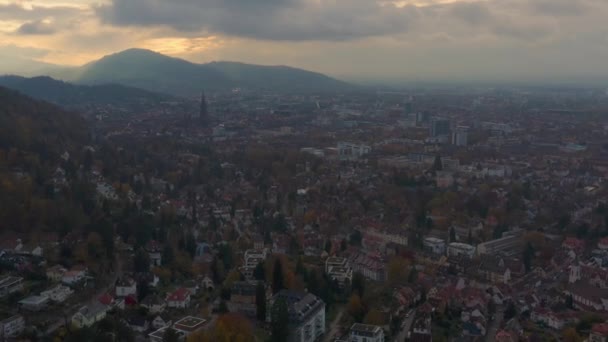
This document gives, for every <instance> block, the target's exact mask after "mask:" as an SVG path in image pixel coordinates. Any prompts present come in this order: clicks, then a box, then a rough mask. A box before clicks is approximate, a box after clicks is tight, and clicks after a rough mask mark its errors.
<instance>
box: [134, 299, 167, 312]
mask: <svg viewBox="0 0 608 342" xmlns="http://www.w3.org/2000/svg"><path fill="white" fill-rule="evenodd" d="M140 305H141V306H142V307H144V308H146V309H148V312H149V313H151V314H159V313H161V312H163V311H165V308H166V307H167V303H166V302H165V301H164V300H163V299H162V298H161V297H160V296H158V295H156V294H151V295H147V296H146V298H144V299H143V300H142V301H141V303H140Z"/></svg>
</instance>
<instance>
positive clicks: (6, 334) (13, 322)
mask: <svg viewBox="0 0 608 342" xmlns="http://www.w3.org/2000/svg"><path fill="white" fill-rule="evenodd" d="M24 329H25V319H23V316H21V315H14V316H11V317H8V318H5V319H3V320H2V321H0V339H2V340H3V341H6V340H10V339H12V338H15V337H18V336H19V335H21V333H22V332H23V330H24Z"/></svg>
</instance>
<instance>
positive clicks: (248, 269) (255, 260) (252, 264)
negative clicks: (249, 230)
mask: <svg viewBox="0 0 608 342" xmlns="http://www.w3.org/2000/svg"><path fill="white" fill-rule="evenodd" d="M266 257H268V250H267V249H261V250H257V249H249V250H247V251H245V255H244V257H243V258H244V264H243V267H242V268H241V273H243V275H244V276H245V278H247V279H251V278H252V277H253V271H254V270H255V268H256V266H258V264H259V263H263V262H264V261H265V260H266Z"/></svg>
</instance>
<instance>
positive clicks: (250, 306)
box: [228, 281, 258, 317]
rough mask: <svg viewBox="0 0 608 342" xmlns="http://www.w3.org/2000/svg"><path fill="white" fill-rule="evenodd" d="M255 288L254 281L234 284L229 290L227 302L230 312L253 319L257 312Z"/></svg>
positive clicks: (255, 283)
mask: <svg viewBox="0 0 608 342" xmlns="http://www.w3.org/2000/svg"><path fill="white" fill-rule="evenodd" d="M257 286H258V284H257V282H255V281H237V282H234V284H232V288H231V294H230V302H228V306H229V308H230V311H233V312H238V313H241V314H243V315H245V316H248V317H255V316H256V312H257V306H256V304H255V303H256V301H255V298H256V290H257Z"/></svg>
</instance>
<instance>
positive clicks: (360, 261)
mask: <svg viewBox="0 0 608 342" xmlns="http://www.w3.org/2000/svg"><path fill="white" fill-rule="evenodd" d="M349 263H350V264H351V265H352V268H353V271H355V272H359V273H361V274H362V275H363V276H364V277H366V278H368V279H371V280H375V281H384V280H386V262H384V261H383V260H382V259H381V258H380V257H379V256H377V255H368V254H365V253H357V254H354V255H352V256H351V257H350V259H349Z"/></svg>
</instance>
